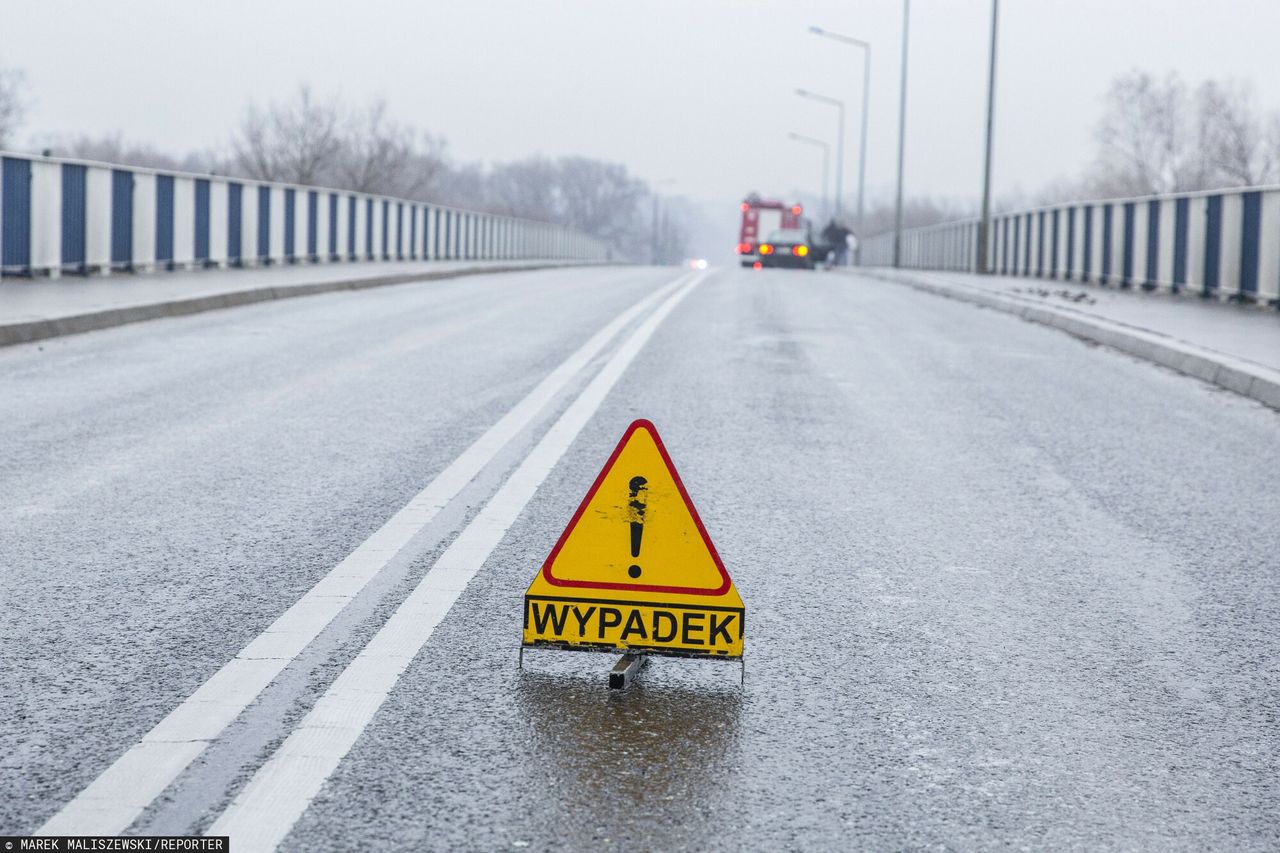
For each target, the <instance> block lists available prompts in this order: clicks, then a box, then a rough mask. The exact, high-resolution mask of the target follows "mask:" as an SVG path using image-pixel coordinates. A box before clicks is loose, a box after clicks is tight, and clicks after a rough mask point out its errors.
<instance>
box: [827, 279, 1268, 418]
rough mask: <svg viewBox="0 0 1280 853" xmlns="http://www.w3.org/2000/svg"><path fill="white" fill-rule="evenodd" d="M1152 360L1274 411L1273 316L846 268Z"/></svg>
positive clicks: (1040, 286)
mask: <svg viewBox="0 0 1280 853" xmlns="http://www.w3.org/2000/svg"><path fill="white" fill-rule="evenodd" d="M847 272H850V273H854V274H859V275H868V276H872V277H875V278H879V279H883V280H885V281H892V282H895V283H898V284H904V285H907V286H909V287H913V288H915V289H917V290H923V291H926V292H928V293H933V294H936V295H939V296H946V297H949V298H952V299H959V300H961V301H964V302H971V303H974V304H976V305H983V306H985V307H987V308H994V309H996V310H998V311H1007V312H1009V313H1011V314H1016V315H1018V316H1019V317H1022V318H1023V319H1025V320H1031V321H1033V322H1036V323H1042V324H1044V325H1046V326H1052V327H1054V328H1057V329H1062V330H1063V331H1065V332H1068V333H1070V334H1072V335H1075V336H1076V337H1079V338H1084V339H1085V340H1089V341H1093V342H1095V343H1099V344H1103V345H1105V346H1109V347H1113V348H1115V349H1118V350H1121V351H1123V352H1126V353H1129V354H1130V355H1134V356H1137V357H1139V358H1144V359H1147V360H1148V361H1153V362H1155V363H1157V364H1161V365H1164V366H1165V367H1169V368H1171V369H1173V370H1177V371H1179V372H1180V373H1185V374H1188V375H1190V376H1194V377H1196V378H1198V379H1203V380H1204V381H1206V382H1211V383H1213V384H1214V385H1218V386H1221V387H1223V388H1227V389H1229V390H1231V391H1235V392H1236V393H1238V394H1243V395H1244V396H1246V397H1250V398H1252V399H1254V400H1257V401H1259V402H1261V403H1264V404H1266V405H1268V406H1270V407H1272V408H1274V409H1280V312H1277V311H1275V310H1274V309H1262V308H1257V307H1253V306H1245V305H1235V304H1229V303H1222V302H1216V301H1210V300H1203V299H1200V298H1199V297H1197V296H1195V295H1188V294H1180V295H1171V294H1167V293H1146V292H1143V291H1141V290H1137V291H1135V290H1128V289H1117V288H1114V287H1100V286H1098V285H1093V284H1080V283H1078V282H1069V281H1057V280H1053V279H1042V278H1019V277H1010V276H982V275H974V274H972V273H953V272H934V271H927V272H926V271H917V270H895V269H888V268H883V267H868V268H863V269H857V268H849V269H848V270H847Z"/></svg>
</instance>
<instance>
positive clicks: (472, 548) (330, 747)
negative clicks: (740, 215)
mask: <svg viewBox="0 0 1280 853" xmlns="http://www.w3.org/2000/svg"><path fill="white" fill-rule="evenodd" d="M702 278H703V276H702V275H699V276H698V277H696V278H694V279H693V280H692V281H690V282H689V283H688V284H686V285H685V286H684V287H682V288H681V289H680V290H678V291H677V292H676V293H674V294H673V295H672V296H671V297H669V298H668V299H667V300H666V301H665V302H664V303H663V304H662V306H661V307H659V308H658V309H657V310H656V311H654V312H653V313H652V314H650V315H649V317H648V318H647V319H646V320H645V321H644V322H643V323H642V324H641V325H640V326H639V327H638V328H637V329H636V330H635V331H634V332H633V333H632V334H631V336H630V337H629V338H628V339H627V340H626V341H625V342H624V343H623V344H622V345H621V346H620V347H618V350H617V352H615V353H614V354H613V356H612V358H610V359H609V361H608V363H607V364H606V365H605V366H604V367H603V368H602V369H601V370H600V372H599V373H598V374H597V375H596V377H595V378H594V379H592V380H591V383H590V384H589V385H588V386H587V387H586V388H585V389H583V391H582V394H581V395H579V397H578V399H576V400H574V401H573V403H572V404H571V405H570V406H569V407H568V408H567V409H565V411H564V414H562V415H561V416H560V418H559V420H557V421H556V422H555V424H554V425H553V426H552V427H551V429H550V430H548V431H547V434H546V435H544V436H543V437H542V440H541V441H540V442H538V445H537V446H536V447H535V448H534V449H533V450H532V451H531V452H530V453H529V456H528V457H527V458H526V459H525V460H524V461H523V462H522V463H520V467H518V468H517V469H516V470H515V472H514V473H513V474H512V475H511V477H510V478H509V479H508V480H507V481H506V482H505V483H504V484H503V485H502V488H501V489H499V490H498V492H497V494H495V495H494V496H493V499H492V500H490V501H489V503H488V504H486V505H485V507H484V509H483V510H481V511H480V513H479V514H478V515H477V516H476V517H475V519H473V520H472V522H471V523H470V524H469V525H467V527H466V529H465V530H463V531H462V533H461V534H459V536H458V538H457V539H455V540H454V541H453V543H452V544H451V545H450V546H449V547H448V549H446V550H445V552H444V553H443V554H442V555H441V556H440V559H439V560H437V561H436V563H435V565H434V566H432V567H431V569H430V571H428V572H427V574H426V576H424V577H423V579H422V580H421V581H419V582H418V585H417V587H415V588H414V590H413V592H412V593H410V594H409V597H408V598H406V599H405V600H404V602H403V603H402V604H401V605H400V606H399V607H398V608H397V609H396V611H395V612H394V613H393V614H391V617H390V618H389V619H388V620H387V621H386V623H385V624H384V625H383V626H382V628H381V629H379V631H378V633H377V634H376V635H374V637H373V639H372V640H370V641H369V644H368V645H367V646H365V647H364V649H363V650H362V651H361V652H360V653H359V654H358V655H356V657H355V659H354V660H352V661H351V663H350V664H348V665H347V668H346V669H344V670H343V671H342V673H341V674H340V675H339V676H338V677H337V679H335V680H334V682H333V684H332V685H330V686H329V689H328V690H327V691H325V694H324V695H323V696H322V697H320V700H319V701H318V702H317V703H316V704H315V706H314V707H313V708H312V709H311V711H310V712H308V713H307V715H306V717H304V718H303V720H302V722H301V723H299V724H298V727H297V728H296V729H294V730H293V732H291V733H290V734H289V737H288V738H286V739H285V741H284V743H282V744H281V745H280V747H279V748H278V749H277V750H276V751H275V753H274V754H272V756H271V758H270V759H268V760H267V762H266V763H265V764H263V765H262V766H261V767H260V768H258V772H257V773H255V774H254V776H253V778H252V779H250V780H249V784H247V785H246V786H245V787H244V788H243V789H242V790H241V791H240V793H239V794H238V795H237V796H236V798H235V800H234V801H233V802H232V803H231V805H230V806H228V807H227V810H226V811H224V812H223V813H222V815H221V816H220V817H219V818H218V819H217V821H215V822H214V824H213V826H211V827H210V828H209V830H208V832H207V834H209V835H229V836H231V843H232V846H233V847H234V849H235V850H236V851H237V852H238V853H243V851H267V850H272V849H274V848H275V847H276V846H277V845H278V844H280V842H282V841H283V840H284V838H285V836H286V835H287V834H288V833H289V830H290V829H291V828H292V827H293V825H294V824H295V823H296V822H297V821H298V818H300V817H301V816H302V813H303V812H304V811H306V809H307V806H309V805H310V804H311V801H312V800H313V799H315V796H316V794H318V793H319V791H320V788H321V787H322V786H323V785H324V783H325V781H326V780H327V779H328V778H329V776H331V775H332V774H333V771H334V770H335V769H337V767H338V763H339V762H340V761H341V760H342V759H343V757H344V756H346V754H347V753H348V752H349V751H350V750H351V747H352V746H353V745H354V744H355V742H356V739H357V738H359V737H360V734H361V732H363V731H364V729H365V727H366V726H368V725H369V722H370V721H371V720H372V719H373V717H374V715H375V714H376V713H377V712H378V709H379V708H381V707H382V703H383V702H384V701H386V698H387V695H388V694H389V693H390V692H391V689H392V688H393V687H394V686H395V684H396V682H397V681H398V680H399V679H400V676H401V674H403V672H404V670H405V669H406V668H407V667H408V666H409V663H410V662H411V661H412V660H413V658H414V657H415V656H416V655H417V654H418V652H419V651H420V650H421V649H422V647H423V645H425V644H426V642H427V640H429V639H430V638H431V634H432V633H433V632H434V631H435V628H436V626H437V625H438V624H440V622H441V621H442V620H443V619H444V617H445V615H446V614H447V613H448V612H449V609H450V608H451V607H452V606H453V603H454V602H455V601H457V599H458V596H460V595H461V594H462V591H463V590H464V589H466V587H467V584H468V583H470V581H471V579H472V578H473V577H475V575H476V573H477V572H478V571H479V570H480V567H481V566H482V565H484V562H485V560H487V559H488V558H489V555H490V554H491V553H492V552H493V549H494V548H496V547H497V545H498V543H499V542H500V541H501V540H502V537H503V536H505V535H506V532H507V529H508V528H509V527H511V525H512V524H513V523H514V522H515V520H516V518H517V517H518V516H519V515H520V513H521V512H522V511H523V510H524V507H525V505H526V504H527V503H528V502H529V500H530V498H532V497H533V494H534V492H536V491H537V489H538V487H539V486H540V485H542V482H543V480H545V479H546V478H547V475H548V474H550V473H551V471H552V469H553V468H555V466H556V464H557V463H558V462H559V461H560V458H561V457H562V456H563V455H564V453H565V451H567V450H568V449H569V445H570V444H572V443H573V440H574V439H575V438H577V436H578V433H579V432H581V431H582V428H583V427H584V426H586V424H587V422H588V421H589V420H590V419H591V417H592V415H594V414H595V413H596V410H597V409H599V408H600V404H601V403H602V402H603V401H604V398H605V396H606V395H607V394H608V393H609V391H610V390H611V389H612V388H613V386H614V385H615V384H616V383H617V381H618V379H619V378H620V377H621V376H622V373H623V371H625V370H626V369H627V366H628V365H630V364H631V362H632V360H633V359H635V357H636V354H637V353H639V352H640V349H641V348H642V347H643V346H644V345H645V343H646V342H647V341H648V340H649V338H650V337H652V335H653V333H654V331H655V330H656V329H657V328H658V325H659V324H660V323H662V321H663V320H664V319H665V318H666V316H667V315H668V314H670V313H671V311H672V310H673V309H674V308H675V307H676V305H678V304H679V303H680V301H681V300H682V299H684V298H685V297H686V296H688V295H689V292H690V291H691V290H692V289H693V288H694V287H695V286H697V284H698V282H699V281H701V280H702Z"/></svg>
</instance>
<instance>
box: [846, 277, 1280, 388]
mask: <svg viewBox="0 0 1280 853" xmlns="http://www.w3.org/2000/svg"><path fill="white" fill-rule="evenodd" d="M857 274H858V275H865V276H869V277H871V278H876V279H879V280H881V281H887V282H892V283H894V284H905V285H907V286H908V287H912V288H914V289H916V290H920V291H924V292H925V293H932V294H934V295H936V296H945V297H947V298H948V299H956V300H959V301H961V302H968V303H971V304H973V305H981V306H983V307H986V308H994V309H995V310H997V311H1004V312H1006V313H1009V314H1016V315H1017V316H1019V317H1021V318H1022V319H1024V320H1029V321H1031V322H1033V323H1040V324H1041V325H1045V326H1051V327H1053V328H1055V329H1061V330H1062V331H1064V332H1066V333H1067V334H1069V335H1074V336H1075V337H1077V338H1082V339H1083V340H1086V341H1092V342H1093V343H1097V344H1102V345H1103V346H1108V347H1111V348H1112V349H1116V350H1119V351H1121V352H1124V353H1127V354H1129V355H1132V356H1136V357H1138V358H1142V359H1146V360H1147V361H1151V362H1154V363H1156V364H1159V365H1163V366H1164V367H1168V368H1170V369H1171V370H1176V371H1178V372H1179V373H1184V374H1186V375H1187V376H1194V377H1195V378H1196V379H1200V380H1203V381H1205V382H1209V383H1211V384H1213V385H1217V386H1218V387H1219V388H1225V389H1227V390H1228V391H1234V392H1235V393H1237V394H1240V395H1243V396H1245V397H1248V398H1250V399H1252V400H1257V401H1258V402H1259V403H1262V404H1263V405H1265V406H1270V407H1271V408H1273V409H1278V410H1280V371H1276V370H1272V369H1271V368H1268V367H1264V366H1263V365H1261V364H1256V363H1254V362H1252V361H1246V360H1245V359H1242V358H1236V357H1234V356H1230V355H1227V354H1225V353H1220V352H1217V351H1215V350H1211V349H1207V348H1205V347H1200V346H1196V345H1195V344H1192V343H1188V342H1186V341H1182V340H1179V339H1177V338H1171V337H1169V336H1167V335H1162V334H1159V333H1157V332H1152V331H1149V330H1147V329H1141V328H1138V327H1136V326H1129V325H1126V324H1124V323H1118V322H1115V321H1112V320H1105V319H1103V318H1101V317H1092V316H1089V315H1086V314H1083V313H1080V312H1075V311H1071V310H1070V309H1067V308H1052V307H1049V306H1045V305H1040V304H1037V303H1034V302H1031V301H1029V300H1026V299H1023V298H1020V297H1016V296H1013V295H1006V294H998V293H992V292H990V291H987V290H983V289H981V288H977V287H972V286H970V285H967V284H961V283H959V282H947V283H945V284H942V283H939V282H936V281H931V280H930V279H929V278H928V276H927V275H922V274H919V273H902V272H888V271H884V270H858V271H857Z"/></svg>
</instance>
